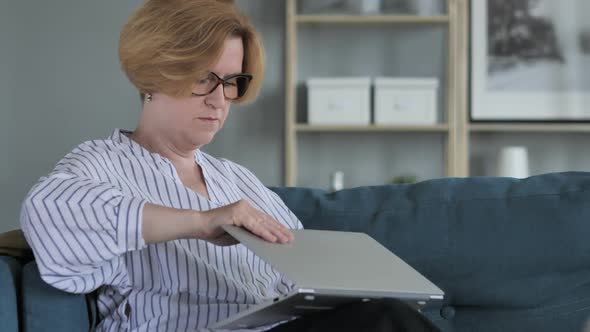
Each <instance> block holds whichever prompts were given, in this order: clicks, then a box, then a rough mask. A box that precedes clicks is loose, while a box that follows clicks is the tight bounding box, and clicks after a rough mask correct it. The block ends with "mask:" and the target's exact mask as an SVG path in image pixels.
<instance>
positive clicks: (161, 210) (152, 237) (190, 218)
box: [142, 203, 205, 244]
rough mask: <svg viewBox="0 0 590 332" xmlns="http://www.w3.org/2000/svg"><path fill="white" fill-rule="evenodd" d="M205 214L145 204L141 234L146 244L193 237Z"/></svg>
mask: <svg viewBox="0 0 590 332" xmlns="http://www.w3.org/2000/svg"><path fill="white" fill-rule="evenodd" d="M204 220H205V215H204V214H203V213H202V212H200V211H193V210H182V209H174V208H169V207H164V206H160V205H155V204H150V203H148V204H145V206H144V209H143V217H142V222H143V230H142V235H143V239H144V241H145V242H146V244H151V243H158V242H165V241H172V240H177V239H186V238H195V236H196V235H197V234H198V231H199V224H200V223H203V222H204Z"/></svg>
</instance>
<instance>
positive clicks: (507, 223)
mask: <svg viewBox="0 0 590 332" xmlns="http://www.w3.org/2000/svg"><path fill="white" fill-rule="evenodd" d="M272 189H273V190H274V191H275V192H277V193H278V194H279V195H280V196H281V197H282V198H283V200H284V201H285V202H286V203H287V205H288V206H289V207H290V208H291V209H292V210H293V211H294V212H295V214H296V215H297V216H298V217H299V218H300V219H301V221H302V222H303V224H304V225H305V226H306V227H307V228H311V229H326V230H342V231H355V232H365V233H368V234H369V235H371V236H372V237H374V238H375V239H377V240H378V241H379V242H381V243H382V244H383V245H385V246H386V247H387V248H389V249H390V250H392V251H393V252H395V253H396V254H397V255H398V256H400V257H401V258H403V259H404V260H406V261H407V262H408V263H409V264H410V265H412V266H414V267H415V268H416V269H417V270H418V271H420V272H421V273H422V274H424V275H425V276H426V277H428V278H429V279H430V280H431V281H433V282H434V283H435V284H437V285H438V286H439V287H440V288H442V289H443V290H444V291H445V293H446V298H445V300H444V302H443V303H442V304H441V306H440V307H437V308H432V309H429V310H428V311H426V312H425V315H426V316H427V317H429V318H430V319H431V320H432V321H433V322H434V323H435V324H437V325H438V326H439V327H440V328H441V329H442V330H443V331H449V332H451V331H457V332H458V331H461V332H463V331H477V332H488V331H490V332H491V331H494V332H500V331H501V332H504V331H517V332H526V331H535V332H540V331H552V332H553V331H576V332H580V331H582V329H583V326H584V324H585V322H586V321H587V320H588V319H590V173H581V172H578V173H556V174H545V175H540V176H534V177H531V178H528V179H524V180H517V179H510V178H465V179H456V178H446V179H437V180H430V181H424V182H421V183H417V184H412V185H394V186H376V187H360V188H354V189H347V190H342V191H339V192H336V193H327V192H325V191H322V190H316V189H309V188H272ZM2 262H3V261H2V260H0V278H1V279H0V286H2V285H4V284H5V282H6V281H5V279H4V278H5V273H4V272H3V271H4V270H5V269H4V268H3V267H2V265H1V264H4V263H2ZM351 264H354V262H351ZM11 266H12V268H10V269H6V270H10V271H15V273H16V274H11V273H10V272H9V273H6V275H13V277H7V278H8V279H6V280H16V281H17V282H15V281H13V282H12V284H13V285H14V286H13V288H14V287H16V288H17V291H13V293H14V294H20V295H18V296H17V297H18V298H19V299H20V300H18V299H17V300H16V302H17V303H19V301H20V303H19V304H18V306H19V310H18V311H19V313H20V314H19V317H20V324H21V326H22V327H23V329H21V331H82V330H87V329H88V327H89V326H90V325H91V323H90V320H89V319H90V316H89V315H88V311H87V310H86V303H85V299H84V297H83V296H80V295H70V294H65V293H62V292H59V291H57V290H54V289H52V288H50V287H49V286H47V285H45V284H44V283H43V282H42V281H40V279H39V277H38V272H37V270H36V266H35V263H34V262H29V263H27V264H26V265H25V266H24V272H23V273H22V277H20V276H18V273H19V272H18V271H16V270H18V269H15V268H14V262H13V263H12V265H11ZM18 280H20V282H18ZM392 282H393V281H392ZM19 283H20V285H19ZM2 287H3V286H2ZM2 287H0V292H2V293H1V294H2V297H1V298H0V318H1V317H3V316H2V311H1V310H3V309H1V308H5V307H10V308H12V309H8V310H13V311H14V310H15V309H14V308H16V307H15V305H14V301H15V299H14V296H12V295H11V296H4V294H6V293H4V291H3V288H2ZM11 294H12V293H11ZM11 301H12V302H11ZM4 302H6V303H4ZM11 303H12V304H11ZM5 304H6V305H5ZM13 311H8V312H9V313H10V312H13ZM3 322H4V320H3ZM2 331H12V330H10V329H8V330H6V329H2ZM14 331H16V330H14Z"/></svg>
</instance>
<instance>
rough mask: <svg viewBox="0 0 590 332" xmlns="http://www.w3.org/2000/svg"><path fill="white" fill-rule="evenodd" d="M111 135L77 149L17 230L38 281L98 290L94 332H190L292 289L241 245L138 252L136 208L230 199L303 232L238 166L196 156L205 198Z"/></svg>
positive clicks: (181, 245)
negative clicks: (244, 202)
mask: <svg viewBox="0 0 590 332" xmlns="http://www.w3.org/2000/svg"><path fill="white" fill-rule="evenodd" d="M127 134H128V133H127V132H124V131H121V130H115V131H114V133H113V134H112V135H111V136H110V137H109V138H108V139H105V140H93V141H88V142H85V143H83V144H81V145H79V146H78V147H77V148H75V149H74V150H73V151H72V152H70V153H69V154H68V155H66V156H65V157H64V158H63V159H62V160H61V161H59V162H58V164H57V165H56V167H55V169H54V170H53V171H52V172H51V173H50V174H49V175H48V176H46V177H43V178H41V179H40V180H39V182H38V183H37V184H36V185H35V186H34V187H33V188H32V189H31V191H30V192H29V194H28V195H27V197H26V199H25V201H24V203H23V207H22V212H21V226H22V229H23V231H24V233H25V236H26V238H27V240H28V242H29V244H30V245H31V247H32V249H33V251H34V254H35V257H36V259H37V263H38V266H39V270H40V272H41V277H42V278H43V280H45V281H46V282H47V283H48V284H50V285H52V286H54V287H56V288H58V289H61V290H64V291H66V292H71V293H89V292H92V291H94V290H97V289H98V293H97V306H98V310H99V313H100V319H101V322H100V325H99V327H98V330H99V331H196V330H199V331H200V330H203V329H205V328H206V327H207V326H209V325H210V324H212V323H214V322H216V321H219V320H221V319H224V318H227V317H229V316H230V315H233V314H235V313H237V312H239V311H242V310H244V309H247V308H249V306H251V305H253V304H257V303H260V302H262V301H265V300H268V299H271V298H273V297H276V296H278V295H284V294H286V293H288V292H289V290H290V289H292V287H293V285H292V283H291V282H290V281H289V280H287V279H286V278H284V277H283V276H282V275H281V274H279V273H278V272H277V271H275V270H274V269H273V268H272V267H271V266H270V265H268V264H266V263H265V262H264V261H262V260H261V259H259V258H258V257H257V256H256V255H254V254H253V253H252V252H251V251H250V250H248V249H247V248H246V247H244V246H243V245H234V246H228V247H221V246H216V245H213V244H211V243H209V242H206V241H202V240H193V239H181V240H175V241H169V242H165V243H159V244H150V245H147V244H146V243H145V242H144V240H143V238H142V222H141V220H142V208H143V205H144V204H145V203H148V202H149V203H153V204H158V205H162V206H167V207H172V208H179V209H193V210H199V211H206V210H209V209H214V208H217V207H220V206H224V205H227V204H230V203H234V202H236V201H238V200H241V199H245V200H248V201H249V202H250V203H251V204H252V205H253V206H254V207H256V208H258V209H260V210H262V211H264V212H265V213H267V214H269V215H271V216H273V217H274V218H275V219H277V220H278V221H280V222H281V223H283V224H284V225H286V226H287V227H289V228H291V229H299V228H302V225H301V223H300V222H299V220H298V219H297V217H296V216H295V215H294V214H293V213H292V212H291V211H290V210H289V209H288V208H287V207H286V206H285V204H284V203H283V202H282V201H281V199H280V198H279V197H278V196H277V195H276V194H275V193H274V192H272V191H270V190H269V189H267V188H266V187H265V186H264V185H263V184H262V183H261V182H260V181H259V180H258V179H257V178H256V177H255V176H254V175H253V174H252V173H251V172H249V171H248V170H247V169H246V168H244V167H243V166H240V165H238V164H236V163H233V162H231V161H228V160H225V159H217V158H214V157H212V156H210V155H208V154H206V153H204V152H202V151H200V150H197V152H196V154H195V160H196V162H197V163H198V164H199V165H200V166H201V167H202V170H203V174H204V180H205V183H206V185H207V190H208V194H209V197H210V198H209V199H206V198H205V197H203V196H201V195H199V194H198V193H196V192H194V191H192V190H190V189H189V188H187V187H185V186H184V185H183V184H182V182H181V180H180V178H179V176H178V174H177V173H176V170H175V168H174V167H173V165H172V164H171V163H170V161H169V160H167V159H166V158H163V157H162V156H160V155H159V154H156V153H150V152H149V151H147V150H146V149H144V148H143V147H141V146H140V145H139V144H137V143H136V142H134V141H133V140H131V139H129V138H128V137H127Z"/></svg>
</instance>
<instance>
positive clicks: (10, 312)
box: [0, 256, 22, 332]
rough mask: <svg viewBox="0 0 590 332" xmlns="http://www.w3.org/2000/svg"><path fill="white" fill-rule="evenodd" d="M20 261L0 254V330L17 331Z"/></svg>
mask: <svg viewBox="0 0 590 332" xmlns="http://www.w3.org/2000/svg"><path fill="white" fill-rule="evenodd" d="M21 269H22V266H21V263H20V262H19V261H18V260H16V259H14V258H12V257H8V256H0V294H2V295H1V296H0V322H2V328H1V330H2V331H6V332H18V300H17V290H18V289H19V283H20V275H21Z"/></svg>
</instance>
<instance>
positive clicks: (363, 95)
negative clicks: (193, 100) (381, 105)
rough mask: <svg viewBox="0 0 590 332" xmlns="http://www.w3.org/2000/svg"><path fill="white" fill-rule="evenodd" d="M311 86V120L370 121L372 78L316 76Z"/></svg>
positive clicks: (309, 114)
mask: <svg viewBox="0 0 590 332" xmlns="http://www.w3.org/2000/svg"><path fill="white" fill-rule="evenodd" d="M307 89H308V90H307V92H308V93H307V112H308V113H307V114H308V122H309V123H310V124H324V125H326V124H327V125H368V124H370V122H371V112H370V103H371V100H370V99H371V93H370V91H371V79H370V78H368V77H362V78H360V77H359V78H312V79H309V80H307Z"/></svg>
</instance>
